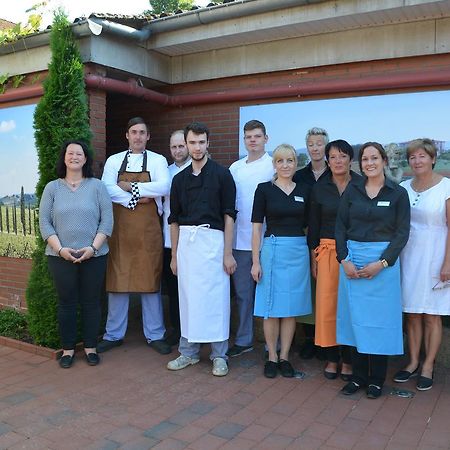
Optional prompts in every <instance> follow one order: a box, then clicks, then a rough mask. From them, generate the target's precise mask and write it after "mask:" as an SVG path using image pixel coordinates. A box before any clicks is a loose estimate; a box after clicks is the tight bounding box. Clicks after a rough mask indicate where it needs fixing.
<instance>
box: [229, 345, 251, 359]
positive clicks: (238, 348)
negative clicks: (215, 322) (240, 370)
mask: <svg viewBox="0 0 450 450" xmlns="http://www.w3.org/2000/svg"><path fill="white" fill-rule="evenodd" d="M252 350H253V345H237V344H234V345H233V347H230V348H229V349H228V351H227V356H229V357H231V358H233V357H234V356H239V355H242V354H243V353H247V352H251V351H252Z"/></svg>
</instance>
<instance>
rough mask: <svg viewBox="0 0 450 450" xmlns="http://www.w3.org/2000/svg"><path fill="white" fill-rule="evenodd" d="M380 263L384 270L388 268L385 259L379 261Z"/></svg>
mask: <svg viewBox="0 0 450 450" xmlns="http://www.w3.org/2000/svg"><path fill="white" fill-rule="evenodd" d="M380 263H381V264H382V265H383V268H384V269H386V267H389V264H388V262H387V261H386V260H385V259H380Z"/></svg>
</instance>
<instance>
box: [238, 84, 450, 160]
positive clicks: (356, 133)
mask: <svg viewBox="0 0 450 450" xmlns="http://www.w3.org/2000/svg"><path fill="white" fill-rule="evenodd" d="M449 104H450V91H435V92H420V93H411V94H392V95H376V96H370V97H367V96H366V97H352V98H342V99H332V100H313V101H305V102H293V103H277V104H271V105H256V106H244V107H241V108H240V127H239V128H240V134H241V138H240V148H239V153H240V155H241V156H243V155H245V148H244V145H243V143H242V137H243V134H242V128H243V126H244V124H245V122H247V121H248V120H251V119H258V120H261V121H262V122H263V123H264V124H265V125H266V128H267V134H268V135H269V143H268V149H269V151H272V150H273V149H274V148H275V147H276V146H277V145H279V144H282V143H288V144H291V145H293V146H294V147H295V148H297V149H304V147H305V134H306V132H307V130H308V129H309V128H312V127H321V128H325V129H326V130H327V131H328V134H329V136H330V140H334V139H345V140H347V141H348V142H349V143H350V144H352V145H354V144H362V143H364V142H367V141H377V142H380V143H382V144H383V145H385V144H389V143H391V142H396V143H400V142H407V141H410V140H412V139H415V138H418V137H429V138H431V139H435V140H438V141H447V145H450V127H449V125H448V123H449V119H448V117H449V116H448V105H449Z"/></svg>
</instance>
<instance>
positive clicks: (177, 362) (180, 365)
mask: <svg viewBox="0 0 450 450" xmlns="http://www.w3.org/2000/svg"><path fill="white" fill-rule="evenodd" d="M199 361H200V359H199V358H189V356H184V355H180V356H179V357H178V358H177V359H174V360H173V361H169V362H168V363H167V368H168V369H169V370H181V369H184V368H185V367H187V366H193V365H194V364H197V363H198V362H199Z"/></svg>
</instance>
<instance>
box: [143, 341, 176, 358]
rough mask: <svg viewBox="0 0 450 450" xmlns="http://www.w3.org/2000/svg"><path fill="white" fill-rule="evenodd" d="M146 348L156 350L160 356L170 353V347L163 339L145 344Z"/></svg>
mask: <svg viewBox="0 0 450 450" xmlns="http://www.w3.org/2000/svg"><path fill="white" fill-rule="evenodd" d="M147 344H148V346H149V347H151V348H152V349H153V350H156V351H157V352H158V353H159V354H160V355H168V354H169V353H172V347H171V346H170V345H169V344H168V343H167V342H166V341H165V340H164V339H156V340H154V341H150V342H147Z"/></svg>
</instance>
